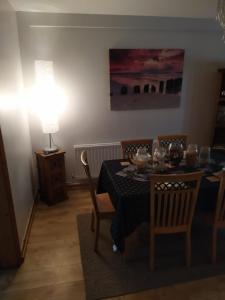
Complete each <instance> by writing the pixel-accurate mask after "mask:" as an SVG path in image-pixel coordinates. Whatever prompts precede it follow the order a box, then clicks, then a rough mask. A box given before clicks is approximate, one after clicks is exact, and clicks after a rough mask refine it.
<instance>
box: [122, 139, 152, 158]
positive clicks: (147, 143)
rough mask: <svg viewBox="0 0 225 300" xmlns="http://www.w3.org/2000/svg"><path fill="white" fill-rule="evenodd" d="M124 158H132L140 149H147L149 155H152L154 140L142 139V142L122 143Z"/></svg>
mask: <svg viewBox="0 0 225 300" xmlns="http://www.w3.org/2000/svg"><path fill="white" fill-rule="evenodd" d="M120 144H121V147H122V151H123V158H132V157H133V155H134V154H136V153H137V150H138V148H141V147H145V148H146V150H147V151H148V152H149V154H152V140H151V139H141V140H128V141H121V142H120Z"/></svg>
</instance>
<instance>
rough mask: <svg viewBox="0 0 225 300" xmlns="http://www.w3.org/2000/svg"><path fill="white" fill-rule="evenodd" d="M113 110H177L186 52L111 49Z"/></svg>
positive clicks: (111, 96)
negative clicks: (175, 108)
mask: <svg viewBox="0 0 225 300" xmlns="http://www.w3.org/2000/svg"><path fill="white" fill-rule="evenodd" d="M109 61H110V99H111V109H112V110H134V109H153V108H165V107H168V108H170V107H177V106H179V104H180V97H181V88H182V75H183V63H184V50H183V49H110V50H109Z"/></svg>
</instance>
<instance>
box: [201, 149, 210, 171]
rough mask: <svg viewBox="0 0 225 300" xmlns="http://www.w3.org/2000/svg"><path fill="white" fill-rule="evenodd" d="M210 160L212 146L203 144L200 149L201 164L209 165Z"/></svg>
mask: <svg viewBox="0 0 225 300" xmlns="http://www.w3.org/2000/svg"><path fill="white" fill-rule="evenodd" d="M209 162H210V147H208V146H203V147H201V148H200V151H199V164H200V165H201V166H207V165H208V164H209Z"/></svg>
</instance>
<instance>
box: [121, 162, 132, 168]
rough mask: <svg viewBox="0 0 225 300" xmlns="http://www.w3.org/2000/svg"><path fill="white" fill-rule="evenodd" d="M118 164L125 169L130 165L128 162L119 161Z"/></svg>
mask: <svg viewBox="0 0 225 300" xmlns="http://www.w3.org/2000/svg"><path fill="white" fill-rule="evenodd" d="M120 164H121V166H123V167H126V166H129V165H130V162H129V161H121V162H120Z"/></svg>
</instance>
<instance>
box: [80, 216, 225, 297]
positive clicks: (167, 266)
mask: <svg viewBox="0 0 225 300" xmlns="http://www.w3.org/2000/svg"><path fill="white" fill-rule="evenodd" d="M77 223H78V231H79V238H80V251H81V259H82V265H83V272H84V278H85V289H86V298H87V299H88V300H94V299H104V298H110V297H116V296H120V295H125V294H129V293H135V292H138V291H143V290H147V289H154V288H159V287H162V286H166V285H173V284H177V283H181V282H187V281H194V280H199V279H203V278H207V277H211V276H217V275H222V274H225V236H224V233H223V232H222V233H221V234H220V236H219V239H218V245H219V247H218V254H219V259H218V263H217V264H215V265H212V264H211V262H210V258H211V256H210V249H211V229H210V228H209V227H207V226H202V225H199V224H198V222H196V224H194V226H193V234H192V266H191V267H190V268H186V267H185V239H184V235H181V234H179V235H167V236H159V237H157V239H156V269H155V271H153V272H151V271H150V270H149V264H148V226H147V224H143V225H142V226H140V228H139V229H138V230H137V232H136V233H135V235H134V237H133V238H130V240H129V239H128V242H127V245H126V249H127V254H126V259H124V257H122V255H121V254H120V253H115V252H113V251H112V245H113V243H112V240H111V237H110V222H109V221H102V222H101V227H100V232H101V234H100V237H99V254H96V253H95V252H94V251H93V245H94V234H93V233H92V232H91V230H90V215H89V214H85V215H79V216H78V217H77Z"/></svg>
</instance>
